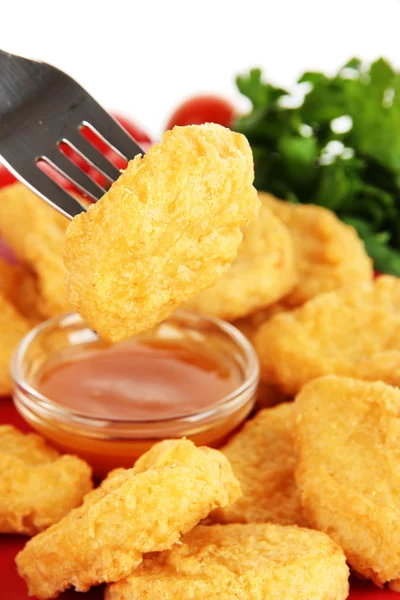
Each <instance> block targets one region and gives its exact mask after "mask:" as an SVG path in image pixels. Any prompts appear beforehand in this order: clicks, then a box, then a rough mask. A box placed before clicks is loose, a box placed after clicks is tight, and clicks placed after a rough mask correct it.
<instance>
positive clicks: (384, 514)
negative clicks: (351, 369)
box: [295, 376, 400, 586]
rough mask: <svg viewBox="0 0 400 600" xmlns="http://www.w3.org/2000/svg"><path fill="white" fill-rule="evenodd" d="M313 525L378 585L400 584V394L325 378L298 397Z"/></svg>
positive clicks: (302, 480) (301, 475) (304, 482)
mask: <svg viewBox="0 0 400 600" xmlns="http://www.w3.org/2000/svg"><path fill="white" fill-rule="evenodd" d="M296 409H297V412H298V420H297V426H296V428H295V438H296V441H297V446H298V450H299V462H298V469H297V472H296V478H297V483H298V485H299V489H300V492H301V499H302V503H303V505H304V509H305V513H306V517H307V519H308V520H309V522H310V524H311V525H312V526H314V527H316V528H318V529H321V530H322V531H325V532H326V533H328V534H329V535H330V536H331V537H332V538H333V539H334V540H335V541H336V542H337V543H338V544H340V546H341V547H342V548H343V550H344V552H345V554H346V556H347V559H348V561H349V563H350V565H351V566H352V567H353V568H354V569H355V570H356V571H358V572H359V573H361V574H362V575H363V576H364V577H368V578H371V579H372V580H373V581H374V582H375V583H376V584H377V585H380V586H381V585H382V584H384V583H385V582H386V581H390V580H393V579H398V578H400V492H399V490H400V391H399V390H397V389H395V388H393V387H390V386H388V385H386V384H384V383H379V382H378V383H369V382H364V381H359V380H355V379H347V378H341V377H335V376H330V377H323V378H321V379H317V380H314V381H312V382H310V383H308V384H307V385H306V386H305V387H304V388H303V389H302V391H301V392H300V394H299V395H298V396H297V399H296Z"/></svg>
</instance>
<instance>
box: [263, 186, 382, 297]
mask: <svg viewBox="0 0 400 600" xmlns="http://www.w3.org/2000/svg"><path fill="white" fill-rule="evenodd" d="M259 197H260V199H261V202H262V203H263V204H264V205H265V206H267V207H268V208H269V209H270V210H272V212H273V213H274V214H275V215H276V216H277V217H279V218H280V219H281V220H282V221H283V223H284V224H285V225H286V227H288V229H289V231H290V233H291V234H292V237H293V243H294V250H295V256H296V259H297V267H298V269H299V280H298V282H297V285H295V287H294V289H293V290H292V291H291V292H290V293H289V294H288V295H287V296H286V297H285V299H284V303H285V304H286V305H287V306H288V307H296V306H299V305H301V304H303V303H304V302H306V301H307V300H309V299H310V298H314V296H317V295H318V294H320V293H322V292H328V291H331V290H335V289H338V288H341V287H343V286H346V285H349V284H358V283H361V282H364V281H371V279H372V276H373V269H372V261H371V259H370V258H369V257H368V255H367V253H366V251H365V247H364V244H363V242H362V241H361V240H360V238H359V237H358V235H357V233H356V231H355V229H354V228H353V227H350V226H349V225H346V224H345V223H343V221H340V219H338V218H337V216H336V215H335V214H334V213H333V212H331V211H330V210H327V209H326V208H322V207H321V206H315V205H313V204H292V203H291V202H285V201H282V200H277V199H276V198H274V197H273V196H271V195H270V194H266V193H264V192H260V193H259Z"/></svg>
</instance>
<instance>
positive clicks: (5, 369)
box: [0, 293, 31, 396]
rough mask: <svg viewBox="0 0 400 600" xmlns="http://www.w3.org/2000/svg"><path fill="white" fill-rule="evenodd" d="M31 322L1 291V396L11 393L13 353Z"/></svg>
mask: <svg viewBox="0 0 400 600" xmlns="http://www.w3.org/2000/svg"><path fill="white" fill-rule="evenodd" d="M30 327H31V324H30V323H29V321H27V320H26V319H24V317H23V316H22V315H20V314H19V312H17V310H16V309H15V308H14V306H13V305H12V304H10V302H8V301H7V300H6V298H5V297H4V296H3V295H2V294H1V293H0V396H7V395H8V394H10V393H11V390H12V383H11V374H10V361H11V357H12V354H13V352H14V350H15V348H16V347H17V345H18V343H19V342H20V341H21V340H22V338H23V337H24V335H25V334H26V333H28V331H29V329H30Z"/></svg>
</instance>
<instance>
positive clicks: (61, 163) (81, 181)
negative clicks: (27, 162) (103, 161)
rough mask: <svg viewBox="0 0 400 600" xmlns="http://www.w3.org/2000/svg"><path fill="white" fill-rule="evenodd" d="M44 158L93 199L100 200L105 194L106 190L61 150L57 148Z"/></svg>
mask: <svg viewBox="0 0 400 600" xmlns="http://www.w3.org/2000/svg"><path fill="white" fill-rule="evenodd" d="M42 158H43V160H45V161H46V162H47V163H49V164H50V165H52V166H53V167H54V168H55V169H56V170H57V171H59V172H60V173H61V175H64V177H66V178H67V179H68V180H69V181H70V182H71V183H73V184H74V185H76V186H77V187H78V188H79V189H80V190H81V191H82V192H83V193H85V194H87V195H88V196H90V198H91V199H92V200H94V201H96V200H100V198H101V197H102V196H104V194H105V190H104V189H103V188H102V187H100V186H99V185H97V183H95V182H94V181H93V179H91V178H90V177H89V175H86V173H84V172H83V171H81V169H80V168H79V167H77V166H76V165H75V164H74V163H73V162H72V161H71V160H69V158H67V157H66V156H65V154H63V153H62V152H61V150H59V149H57V150H56V151H55V152H52V153H51V155H50V154H49V155H45V156H43V157H42Z"/></svg>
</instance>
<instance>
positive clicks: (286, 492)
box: [210, 403, 306, 525]
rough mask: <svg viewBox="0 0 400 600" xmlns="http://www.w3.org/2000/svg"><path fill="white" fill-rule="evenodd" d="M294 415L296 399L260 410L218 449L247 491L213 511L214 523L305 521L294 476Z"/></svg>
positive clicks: (242, 487) (300, 522)
mask: <svg viewBox="0 0 400 600" xmlns="http://www.w3.org/2000/svg"><path fill="white" fill-rule="evenodd" d="M294 417H295V413H294V405H293V403H285V404H281V405H280V406H277V407H275V408H266V409H264V410H261V411H260V412H259V413H257V415H256V416H255V417H253V419H251V420H250V421H248V422H247V423H246V424H245V425H244V426H243V427H242V429H241V430H240V431H239V433H237V434H236V435H234V436H233V438H232V439H231V440H230V441H229V442H228V444H227V445H226V446H224V447H223V448H221V449H220V450H221V452H223V453H224V454H225V456H226V457H227V458H228V460H229V461H230V463H231V465H232V468H233V472H234V474H235V475H236V477H237V478H238V480H239V483H240V487H241V489H242V492H243V495H242V496H241V497H240V498H239V499H238V500H236V502H235V503H234V504H232V505H231V506H228V507H226V508H222V509H221V508H220V509H217V510H215V511H214V512H213V513H212V514H211V515H210V517H211V518H212V519H213V520H214V521H219V522H221V523H267V522H271V523H277V524H280V525H305V524H306V522H305V519H304V516H303V511H302V507H301V503H300V496H299V493H298V490H297V486H296V483H295V480H294V470H295V468H296V465H297V453H296V450H295V448H294V443H293V439H292V432H293V427H294Z"/></svg>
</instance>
